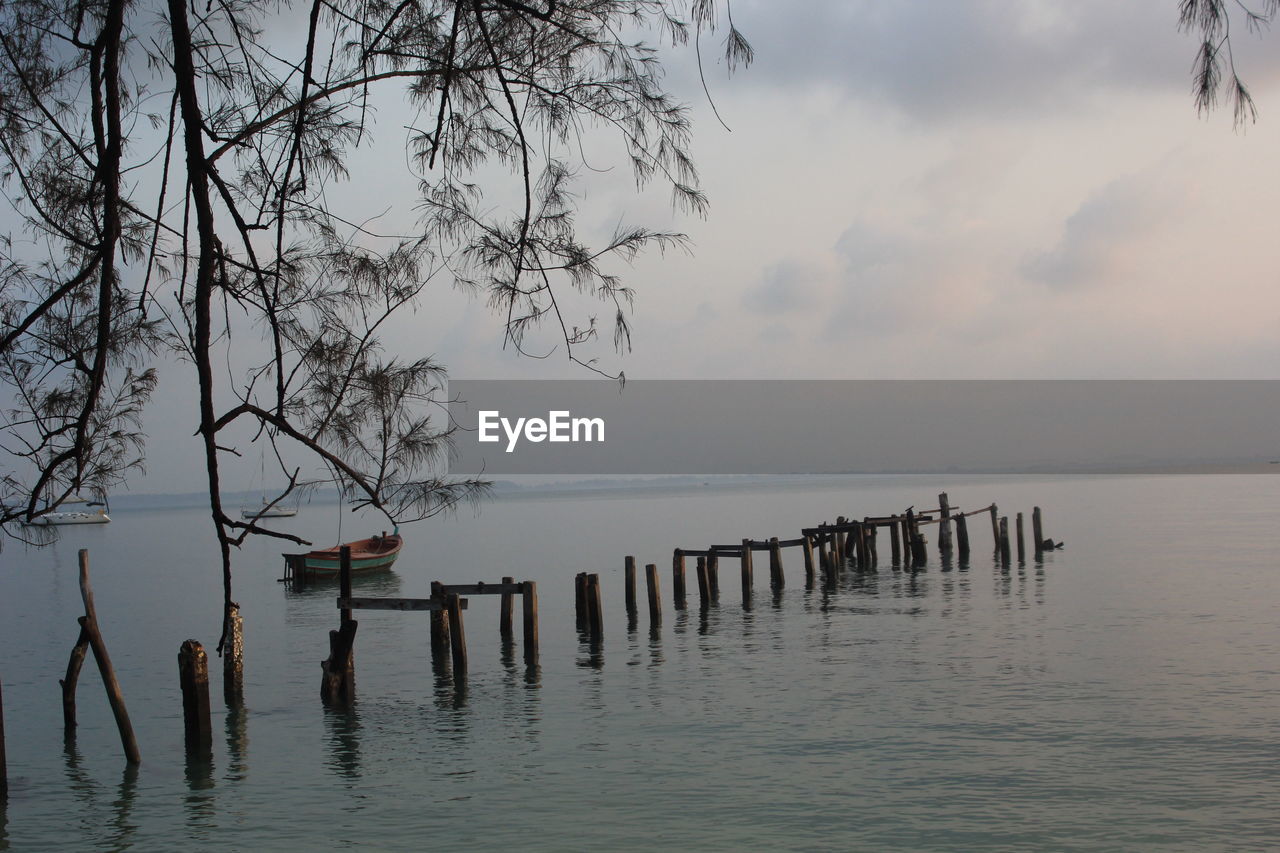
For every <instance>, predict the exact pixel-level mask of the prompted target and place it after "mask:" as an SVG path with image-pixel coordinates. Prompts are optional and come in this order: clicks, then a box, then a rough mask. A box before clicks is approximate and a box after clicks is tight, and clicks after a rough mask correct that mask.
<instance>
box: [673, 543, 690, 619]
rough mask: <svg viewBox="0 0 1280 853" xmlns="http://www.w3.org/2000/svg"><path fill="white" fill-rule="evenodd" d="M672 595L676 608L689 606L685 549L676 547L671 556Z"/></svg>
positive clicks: (680, 608)
mask: <svg viewBox="0 0 1280 853" xmlns="http://www.w3.org/2000/svg"><path fill="white" fill-rule="evenodd" d="M671 597H672V600H673V601H672V603H673V604H674V606H675V609H676V610H684V609H685V608H686V607H687V606H688V595H687V593H686V584H685V576H684V551H681V550H680V549H679V548H677V549H676V552H675V554H674V555H673V556H672V558H671Z"/></svg>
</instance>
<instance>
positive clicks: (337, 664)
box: [320, 545, 462, 704]
mask: <svg viewBox="0 0 1280 853" xmlns="http://www.w3.org/2000/svg"><path fill="white" fill-rule="evenodd" d="M338 588H339V597H340V600H341V602H342V603H350V601H351V549H350V548H349V547H347V546H346V545H343V546H342V548H341V549H339V551H338ZM340 613H341V616H340V621H339V623H338V630H336V631H330V632H329V659H328V660H326V661H323V662H321V664H320V671H321V673H322V675H321V679H320V699H321V701H323V702H325V703H326V704H330V703H343V704H345V703H349V702H351V701H352V700H353V699H354V698H355V684H356V674H355V642H356V628H358V627H359V624H358V623H357V622H356V620H354V619H352V618H351V608H350V607H342V608H340ZM461 627H462V626H461V624H459V625H458V629H459V630H461ZM450 636H452V632H450Z"/></svg>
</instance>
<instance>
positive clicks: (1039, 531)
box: [1031, 507, 1044, 560]
mask: <svg viewBox="0 0 1280 853" xmlns="http://www.w3.org/2000/svg"><path fill="white" fill-rule="evenodd" d="M1031 538H1032V539H1033V540H1034V541H1033V542H1032V544H1033V545H1034V546H1035V551H1036V559H1037V560H1038V559H1040V558H1041V557H1042V556H1043V555H1044V528H1043V527H1042V526H1041V525H1040V507H1035V508H1034V509H1032V510H1031Z"/></svg>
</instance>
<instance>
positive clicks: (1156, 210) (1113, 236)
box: [1020, 177, 1169, 289]
mask: <svg viewBox="0 0 1280 853" xmlns="http://www.w3.org/2000/svg"><path fill="white" fill-rule="evenodd" d="M1167 195H1168V194H1167V193H1165V192H1162V191H1161V189H1160V188H1159V187H1157V186H1152V185H1151V182H1148V181H1144V180H1141V179H1138V178H1133V177H1130V178H1124V179H1119V180H1116V181H1112V182H1111V183H1109V184H1107V185H1106V186H1104V187H1103V188H1102V189H1100V190H1099V191H1097V192H1096V193H1094V194H1093V195H1092V196H1090V197H1089V198H1088V199H1086V200H1085V201H1084V202H1083V203H1082V204H1081V205H1080V206H1079V207H1078V208H1077V209H1076V211H1075V212H1074V213H1072V214H1071V216H1069V217H1067V219H1066V221H1065V222H1064V223H1063V226H1062V237H1061V238H1060V239H1059V241H1058V243H1057V245H1055V246H1054V247H1053V248H1052V249H1049V250H1048V251H1043V252H1038V253H1036V254H1033V255H1031V256H1030V257H1028V258H1027V259H1026V260H1025V261H1024V262H1023V264H1022V266H1021V270H1020V271H1021V273H1022V274H1023V275H1024V276H1025V277H1027V278H1030V279H1032V280H1035V281H1039V282H1042V283H1044V284H1047V285H1049V286H1050V287H1054V288H1062V289H1072V288H1079V287H1087V286H1089V285H1093V284H1098V283H1102V282H1105V281H1106V280H1107V279H1108V273H1109V271H1110V270H1111V268H1112V266H1113V262H1114V260H1115V259H1116V256H1117V253H1119V252H1120V251H1122V250H1123V249H1124V247H1125V246H1126V245H1127V244H1129V243H1130V242H1132V241H1133V240H1136V239H1138V238H1140V237H1142V236H1143V235H1145V234H1148V233H1150V232H1151V231H1152V229H1153V228H1154V227H1155V226H1156V225H1157V224H1158V223H1159V222H1160V221H1162V220H1163V219H1165V217H1166V215H1167V213H1166V212H1167V210H1168V208H1169V205H1168V204H1166V203H1165V202H1166V198H1165V197H1166V196H1167Z"/></svg>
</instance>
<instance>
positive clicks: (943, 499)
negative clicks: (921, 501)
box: [938, 492, 951, 557]
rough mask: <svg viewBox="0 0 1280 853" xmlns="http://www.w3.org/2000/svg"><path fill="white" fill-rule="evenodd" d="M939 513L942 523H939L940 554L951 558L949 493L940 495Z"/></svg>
mask: <svg viewBox="0 0 1280 853" xmlns="http://www.w3.org/2000/svg"><path fill="white" fill-rule="evenodd" d="M938 511H939V512H940V513H941V514H942V521H940V522H938V553H939V554H941V555H942V556H944V557H949V556H951V521H950V519H951V505H950V504H949V503H948V502H947V493H946V492H943V493H942V494H940V495H938Z"/></svg>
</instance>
